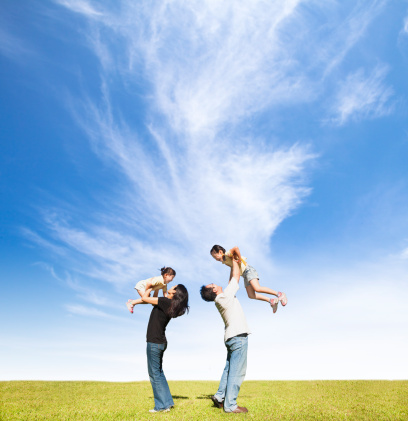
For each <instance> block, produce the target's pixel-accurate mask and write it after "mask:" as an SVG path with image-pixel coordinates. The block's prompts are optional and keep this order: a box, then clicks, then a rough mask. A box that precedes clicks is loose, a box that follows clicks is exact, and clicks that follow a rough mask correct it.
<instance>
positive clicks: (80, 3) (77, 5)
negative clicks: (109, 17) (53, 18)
mask: <svg viewBox="0 0 408 421" xmlns="http://www.w3.org/2000/svg"><path fill="white" fill-rule="evenodd" d="M55 2H56V3H58V4H60V5H61V6H65V7H68V8H69V9H70V10H72V11H73V12H76V13H79V14H81V15H85V16H86V17H88V18H94V17H101V16H102V12H100V11H98V10H97V8H95V7H93V6H92V4H91V2H89V1H86V0H55Z"/></svg>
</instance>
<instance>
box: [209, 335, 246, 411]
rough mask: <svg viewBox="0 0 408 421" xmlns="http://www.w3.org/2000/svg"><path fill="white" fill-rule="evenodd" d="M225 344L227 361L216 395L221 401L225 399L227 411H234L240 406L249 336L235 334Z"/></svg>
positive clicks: (225, 409)
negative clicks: (238, 400) (238, 401)
mask: <svg viewBox="0 0 408 421" xmlns="http://www.w3.org/2000/svg"><path fill="white" fill-rule="evenodd" d="M225 346H226V347H227V351H228V354H227V362H226V364H225V368H224V372H223V373H222V377H221V381H220V386H219V387H218V392H217V393H216V394H215V397H216V399H217V400H218V401H219V402H222V400H223V399H224V411H225V412H232V411H234V410H235V409H236V408H237V407H238V405H237V398H238V393H239V389H240V387H241V384H242V382H243V381H244V378H245V374H246V368H247V352H248V337H245V338H243V337H240V336H234V337H233V338H231V339H229V340H228V341H227V342H225Z"/></svg>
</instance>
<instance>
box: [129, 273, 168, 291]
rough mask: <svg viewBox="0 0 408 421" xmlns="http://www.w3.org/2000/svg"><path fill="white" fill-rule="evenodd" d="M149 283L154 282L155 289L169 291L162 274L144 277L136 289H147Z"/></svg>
mask: <svg viewBox="0 0 408 421" xmlns="http://www.w3.org/2000/svg"><path fill="white" fill-rule="evenodd" d="M148 283H151V284H152V290H153V291H157V290H158V289H162V290H163V292H167V285H166V284H165V283H164V279H163V276H162V275H160V276H153V277H152V278H147V279H144V280H143V281H139V282H138V283H137V284H136V286H135V289H138V290H142V291H145V290H146V287H147V284H148Z"/></svg>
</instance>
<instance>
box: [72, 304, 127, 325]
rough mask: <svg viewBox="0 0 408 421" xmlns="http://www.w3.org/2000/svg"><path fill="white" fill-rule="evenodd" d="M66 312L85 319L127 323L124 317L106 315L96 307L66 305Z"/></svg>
mask: <svg viewBox="0 0 408 421" xmlns="http://www.w3.org/2000/svg"><path fill="white" fill-rule="evenodd" d="M64 307H65V308H66V310H67V311H68V312H69V313H71V314H73V315H76V316H84V317H96V318H102V319H110V320H116V321H117V320H119V321H126V319H125V318H124V317H120V316H115V315H113V314H109V313H106V312H105V311H102V310H99V309H97V308H94V307H87V306H84V305H81V304H66V305H65V306H64Z"/></svg>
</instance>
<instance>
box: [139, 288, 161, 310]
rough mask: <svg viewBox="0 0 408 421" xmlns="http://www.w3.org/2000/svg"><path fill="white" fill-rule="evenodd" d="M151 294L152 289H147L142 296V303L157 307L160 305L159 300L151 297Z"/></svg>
mask: <svg viewBox="0 0 408 421" xmlns="http://www.w3.org/2000/svg"><path fill="white" fill-rule="evenodd" d="M151 292H152V289H151V288H149V289H146V291H145V292H144V294H143V295H142V301H143V302H144V303H148V304H152V305H154V306H157V304H158V303H159V299H158V298H157V297H150V293H151Z"/></svg>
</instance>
